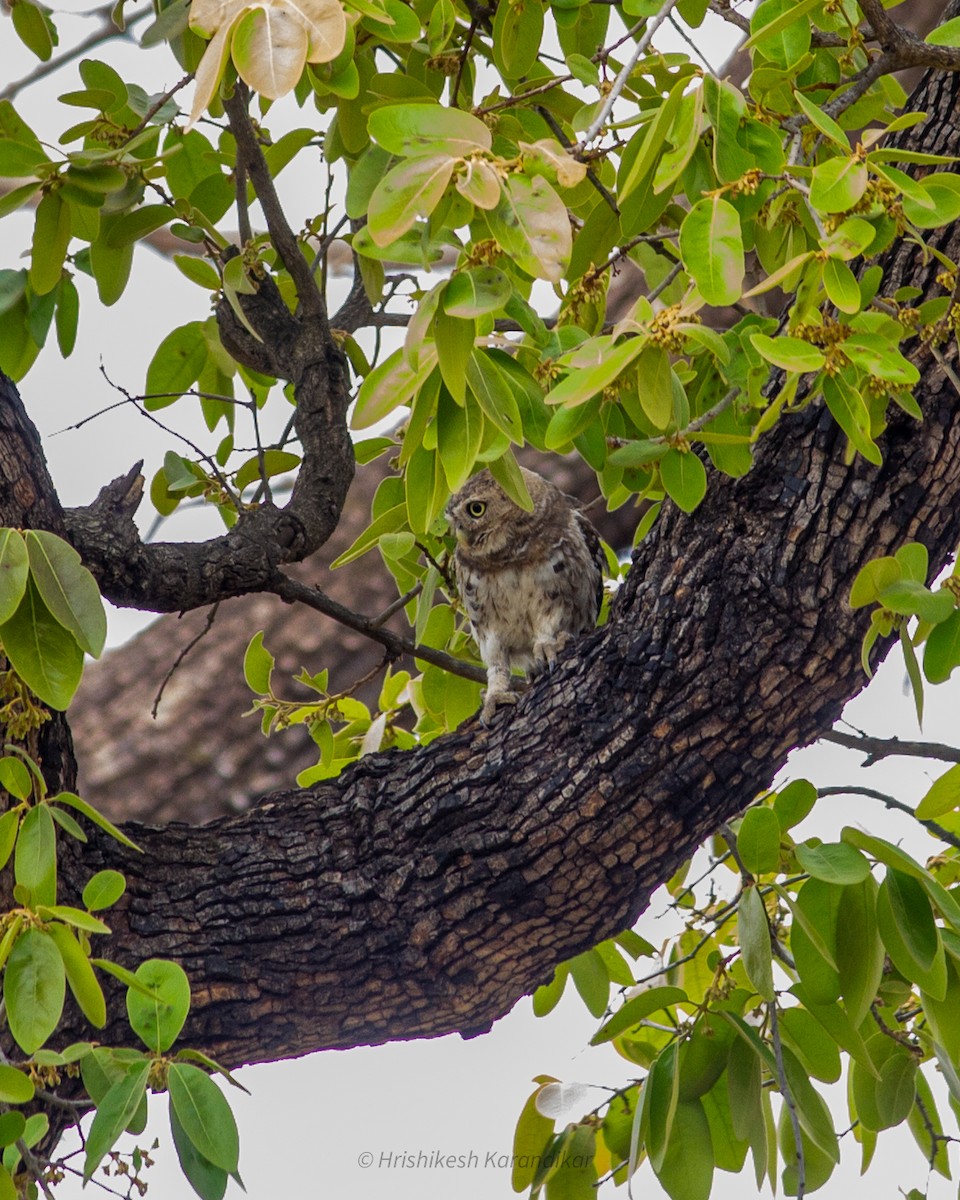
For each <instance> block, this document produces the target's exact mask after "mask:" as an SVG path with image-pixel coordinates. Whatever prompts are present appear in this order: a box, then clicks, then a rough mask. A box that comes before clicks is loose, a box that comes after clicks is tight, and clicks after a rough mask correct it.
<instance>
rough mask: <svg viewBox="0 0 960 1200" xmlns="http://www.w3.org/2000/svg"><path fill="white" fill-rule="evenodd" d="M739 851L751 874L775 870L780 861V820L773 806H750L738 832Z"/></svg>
mask: <svg viewBox="0 0 960 1200" xmlns="http://www.w3.org/2000/svg"><path fill="white" fill-rule="evenodd" d="M737 851H738V853H739V855H740V859H741V861H742V862H743V865H744V866H745V867H746V869H747V870H748V871H749V872H750V874H751V875H764V874H766V872H768V871H775V870H776V869H777V865H778V864H779V862H780V822H779V821H778V820H777V814H776V813H775V812H774V811H773V809H772V808H762V807H758V808H750V809H747V811H746V813H745V814H744V817H743V820H742V822H741V823H740V829H739V832H738V833H737Z"/></svg>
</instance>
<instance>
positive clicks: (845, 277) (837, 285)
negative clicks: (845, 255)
mask: <svg viewBox="0 0 960 1200" xmlns="http://www.w3.org/2000/svg"><path fill="white" fill-rule="evenodd" d="M823 289H824V291H825V292H826V293H827V296H828V297H829V298H830V300H831V301H832V302H833V303H834V304H835V305H836V306H837V308H839V309H840V311H841V312H845V313H857V312H859V311H860V308H861V306H862V303H863V301H862V298H861V296H860V285H859V283H857V277H856V275H854V273H853V272H852V271H851V270H850V268H849V267H848V266H847V264H846V263H845V262H843V261H842V259H839V258H827V259H825V260H824V263H823Z"/></svg>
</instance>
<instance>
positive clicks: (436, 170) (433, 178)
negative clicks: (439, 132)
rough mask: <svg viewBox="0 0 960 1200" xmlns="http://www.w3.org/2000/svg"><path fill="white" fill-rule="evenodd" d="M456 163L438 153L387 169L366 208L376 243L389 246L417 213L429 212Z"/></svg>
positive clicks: (421, 215)
mask: <svg viewBox="0 0 960 1200" xmlns="http://www.w3.org/2000/svg"><path fill="white" fill-rule="evenodd" d="M379 111H383V110H379ZM464 115H466V114H464ZM455 165H456V159H454V158H451V157H450V156H449V155H447V154H435V155H431V156H430V157H429V158H411V159H408V160H407V161H406V162H402V163H400V164H399V165H398V166H396V167H394V168H393V169H392V170H390V171H388V172H387V174H386V175H385V176H384V177H383V179H381V181H380V182H379V183H378V184H377V186H376V187H375V188H374V191H373V195H372V196H371V197H370V203H369V206H368V209H367V222H368V225H367V227H368V229H369V230H370V236H371V237H372V238H373V240H374V242H375V244H376V245H378V246H389V245H390V244H391V243H392V242H395V241H396V240H397V238H399V237H402V236H403V234H405V233H406V232H407V230H408V229H410V227H411V226H412V225H413V223H414V222H415V221H416V219H417V217H428V216H430V214H431V213H432V212H433V210H434V209H435V208H436V207H437V205H438V204H439V203H440V199H441V197H442V196H443V193H444V192H445V191H446V189H447V184H448V183H449V182H450V180H451V178H452V176H453V168H454V166H455Z"/></svg>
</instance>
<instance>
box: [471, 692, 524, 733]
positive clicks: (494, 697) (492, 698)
mask: <svg viewBox="0 0 960 1200" xmlns="http://www.w3.org/2000/svg"><path fill="white" fill-rule="evenodd" d="M519 699H520V694H519V692H491V691H487V692H485V693H484V697H483V708H481V709H480V724H481V725H483V727H484V728H485V729H486V728H489V727H490V722H491V720H492V719H493V717H494V714H495V713H496V711H497V706H498V705H500V704H516V702H517V701H518V700H519Z"/></svg>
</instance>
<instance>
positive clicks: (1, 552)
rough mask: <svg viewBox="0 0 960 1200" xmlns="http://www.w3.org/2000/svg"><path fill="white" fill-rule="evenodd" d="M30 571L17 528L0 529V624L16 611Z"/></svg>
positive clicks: (24, 544) (25, 547)
mask: <svg viewBox="0 0 960 1200" xmlns="http://www.w3.org/2000/svg"><path fill="white" fill-rule="evenodd" d="M29 573H30V566H29V558H28V555H27V546H26V543H25V542H24V540H23V535H22V534H21V533H20V531H19V530H17V529H0V624H3V622H4V621H8V620H9V619H10V617H12V616H13V614H14V613H15V612H16V611H17V607H18V605H19V604H20V601H21V600H22V599H23V594H24V592H25V591H26V590H27V576H28V574H29Z"/></svg>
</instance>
